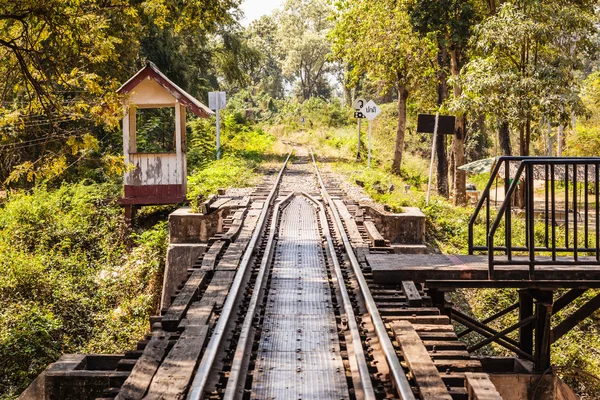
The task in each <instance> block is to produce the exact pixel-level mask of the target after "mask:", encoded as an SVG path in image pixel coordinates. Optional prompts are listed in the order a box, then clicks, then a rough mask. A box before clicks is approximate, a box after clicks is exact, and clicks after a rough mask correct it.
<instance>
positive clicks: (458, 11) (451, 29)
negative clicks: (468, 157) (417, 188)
mask: <svg viewBox="0 0 600 400" xmlns="http://www.w3.org/2000/svg"><path fill="white" fill-rule="evenodd" d="M410 16H411V22H412V23H413V25H414V26H415V28H416V29H417V31H419V32H420V33H421V34H423V35H424V34H429V33H433V34H435V37H436V41H437V44H438V49H439V55H438V68H439V70H440V73H439V80H440V82H439V84H438V91H439V92H441V93H438V98H439V99H440V101H439V105H441V103H442V101H443V100H445V98H446V97H447V89H445V87H447V85H448V82H447V81H446V80H447V77H448V74H447V73H445V70H446V68H447V67H448V65H447V64H446V62H447V59H448V58H449V59H450V63H449V64H450V65H449V67H450V73H451V75H452V78H453V79H452V90H453V94H454V99H458V98H459V97H460V96H461V94H462V88H461V85H460V81H459V80H458V79H457V78H458V76H459V74H460V70H461V68H462V64H463V59H464V58H465V54H466V45H467V44H468V41H469V38H470V37H471V34H472V26H473V25H474V24H475V22H476V20H477V15H476V12H475V7H474V4H473V1H472V0H442V1H438V0H419V1H415V2H413V3H412V4H411V7H410ZM465 138H466V113H465V112H459V114H458V115H457V118H456V126H455V133H454V135H453V138H452V156H453V168H452V176H453V177H454V182H453V189H454V203H455V204H464V203H465V202H466V173H465V171H462V170H459V169H458V167H459V166H461V165H463V164H465ZM437 149H438V154H440V157H439V159H440V160H442V159H443V157H442V156H443V154H444V152H445V138H444V137H442V138H441V140H440V144H439V145H438V146H437ZM447 173H448V172H447V166H446V168H444V165H443V163H441V162H439V163H438V192H441V194H447V192H448V188H447ZM444 183H445V184H444Z"/></svg>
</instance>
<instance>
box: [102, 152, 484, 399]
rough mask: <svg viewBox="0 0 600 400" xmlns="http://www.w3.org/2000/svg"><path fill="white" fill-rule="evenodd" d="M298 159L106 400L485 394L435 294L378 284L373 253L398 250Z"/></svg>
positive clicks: (251, 208)
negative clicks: (474, 388) (474, 386)
mask: <svg viewBox="0 0 600 400" xmlns="http://www.w3.org/2000/svg"><path fill="white" fill-rule="evenodd" d="M290 157H291V156H288V158H287V159H286V161H285V162H284V163H283V166H282V168H281V169H280V170H279V172H278V173H277V174H276V175H275V174H273V176H272V177H271V178H270V179H269V181H270V183H271V184H272V186H271V187H270V188H269V186H268V185H262V186H259V187H258V188H257V189H256V191H255V192H254V193H253V195H252V196H250V199H249V200H248V201H240V202H239V204H240V207H239V208H237V209H235V210H232V212H231V213H230V215H229V216H228V217H227V218H226V220H225V221H224V226H225V228H227V229H226V230H225V231H224V233H222V234H220V235H217V236H215V237H213V238H211V239H210V246H209V247H208V248H207V250H206V251H205V253H204V254H203V255H202V256H201V257H200V258H199V259H198V260H197V262H196V263H195V264H194V265H193V266H192V268H190V270H189V274H188V275H189V277H188V279H187V281H186V282H184V283H183V284H182V285H181V287H180V289H179V291H178V292H177V293H176V295H175V296H174V297H173V299H172V303H171V305H170V307H168V309H166V310H163V315H162V316H160V317H156V318H154V320H153V322H154V324H153V332H152V334H151V335H149V336H148V337H147V338H146V340H144V341H142V342H140V344H139V345H138V350H137V351H135V352H131V353H130V354H128V355H127V357H128V360H130V361H128V362H123V363H122V368H123V369H130V370H131V373H130V375H129V377H128V378H127V380H126V381H125V383H124V384H123V385H122V386H121V387H117V388H114V389H112V390H111V391H108V392H107V393H106V395H105V397H103V398H102V399H108V398H111V399H142V398H144V399H171V398H172V399H182V398H187V399H190V400H199V399H228V400H234V399H383V398H390V399H392V398H393V399H403V400H409V399H416V398H420V399H467V398H469V397H468V396H469V394H468V389H467V388H468V387H469V386H470V385H469V384H468V381H470V380H471V381H473V382H474V381H475V380H478V386H479V387H481V386H486V385H487V386H489V385H488V381H489V380H488V381H486V380H485V377H484V376H483V375H484V374H477V372H478V371H480V370H481V364H478V361H476V360H473V359H472V358H471V357H470V355H469V354H468V352H466V347H465V346H464V344H462V342H460V341H459V340H458V338H457V337H456V335H455V334H454V331H453V328H452V325H451V324H450V322H449V320H448V317H447V316H445V315H442V314H441V311H440V309H439V308H436V307H433V306H432V299H431V297H430V296H428V293H427V291H426V290H423V288H421V287H417V286H415V285H414V284H413V283H412V282H403V284H402V285H397V286H389V285H377V284H375V283H374V282H373V280H372V279H371V274H370V268H369V266H368V264H367V262H366V258H365V256H366V254H368V253H370V252H387V251H390V249H389V248H386V247H385V245H383V246H382V244H381V239H380V238H377V237H374V233H373V227H372V226H371V225H370V224H369V221H366V220H364V216H363V215H362V213H361V211H360V207H358V206H357V205H356V204H355V203H353V202H351V201H347V200H346V201H344V196H343V192H342V191H341V190H340V189H339V186H338V185H337V183H336V182H335V181H334V180H333V179H330V178H329V177H328V176H323V175H322V174H321V172H320V171H319V168H318V165H317V163H316V160H315V157H314V155H313V154H312V152H310V153H306V152H305V153H299V154H297V156H296V158H295V159H294V160H293V162H290ZM375 245H377V246H375ZM490 384H491V383H490ZM492 389H493V386H492V388H487V390H488V391H493V390H492ZM491 398H493V397H491Z"/></svg>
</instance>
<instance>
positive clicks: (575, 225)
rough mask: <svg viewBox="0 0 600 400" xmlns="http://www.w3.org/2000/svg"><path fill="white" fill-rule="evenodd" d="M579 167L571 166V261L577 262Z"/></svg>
mask: <svg viewBox="0 0 600 400" xmlns="http://www.w3.org/2000/svg"><path fill="white" fill-rule="evenodd" d="M578 170H579V165H577V164H575V163H574V164H573V259H574V260H575V261H577V260H578V259H579V255H578V254H577V239H578V237H577V236H578V235H577V219H578V218H577V172H578Z"/></svg>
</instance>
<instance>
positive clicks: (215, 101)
mask: <svg viewBox="0 0 600 400" xmlns="http://www.w3.org/2000/svg"><path fill="white" fill-rule="evenodd" d="M225 103H226V101H225V92H208V107H209V108H210V109H211V110H215V111H216V113H217V115H216V117H217V160H219V159H220V158H221V120H220V118H219V110H222V109H223V108H225Z"/></svg>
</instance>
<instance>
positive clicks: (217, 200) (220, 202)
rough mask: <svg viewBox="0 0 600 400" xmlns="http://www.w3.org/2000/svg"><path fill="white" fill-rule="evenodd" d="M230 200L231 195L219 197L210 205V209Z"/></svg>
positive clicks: (214, 208)
mask: <svg viewBox="0 0 600 400" xmlns="http://www.w3.org/2000/svg"><path fill="white" fill-rule="evenodd" d="M230 200H231V197H217V199H216V200H215V201H214V202H213V203H212V204H211V205H210V209H211V210H217V209H219V208H220V207H221V206H222V205H224V204H225V203H227V202H228V201H230Z"/></svg>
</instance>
